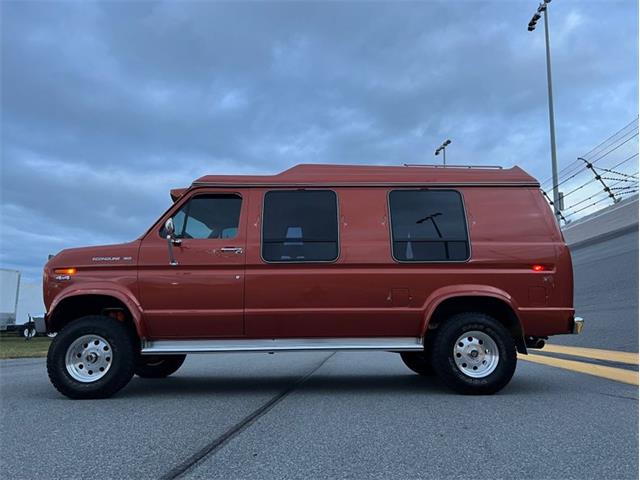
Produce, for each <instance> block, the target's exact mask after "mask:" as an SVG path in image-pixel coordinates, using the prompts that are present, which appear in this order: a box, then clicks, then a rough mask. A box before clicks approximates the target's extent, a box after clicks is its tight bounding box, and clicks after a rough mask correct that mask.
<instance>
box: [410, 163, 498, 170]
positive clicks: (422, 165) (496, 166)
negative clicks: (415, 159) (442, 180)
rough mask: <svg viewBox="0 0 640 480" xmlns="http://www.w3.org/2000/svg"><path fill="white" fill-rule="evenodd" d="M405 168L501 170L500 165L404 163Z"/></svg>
mask: <svg viewBox="0 0 640 480" xmlns="http://www.w3.org/2000/svg"><path fill="white" fill-rule="evenodd" d="M403 165H404V166H405V167H430V168H493V169H496V170H502V167H501V166H500V165H436V164H433V163H405V164H403Z"/></svg>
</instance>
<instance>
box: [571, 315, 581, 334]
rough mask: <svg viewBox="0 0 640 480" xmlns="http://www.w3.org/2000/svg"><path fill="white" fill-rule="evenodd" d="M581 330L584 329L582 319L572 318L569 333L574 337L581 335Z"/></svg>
mask: <svg viewBox="0 0 640 480" xmlns="http://www.w3.org/2000/svg"><path fill="white" fill-rule="evenodd" d="M583 328H584V318H582V317H573V326H572V328H571V333H573V334H574V335H577V334H579V333H582V329H583Z"/></svg>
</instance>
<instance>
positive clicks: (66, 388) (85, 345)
mask: <svg viewBox="0 0 640 480" xmlns="http://www.w3.org/2000/svg"><path fill="white" fill-rule="evenodd" d="M134 359H135V342H134V337H133V335H132V334H131V332H130V330H129V329H128V328H127V326H126V325H125V324H123V323H120V322H118V321H117V320H114V319H113V318H111V317H106V316H102V315H88V316H86V317H83V318H79V319H78V320H74V321H72V322H71V323H69V324H67V325H66V326H65V327H64V328H63V329H62V330H61V331H60V333H58V335H56V337H55V338H54V339H53V341H52V342H51V345H50V346H49V352H48V354H47V372H48V374H49V379H50V380H51V383H52V384H53V386H54V387H55V388H56V389H57V390H58V391H59V392H60V393H62V394H63V395H66V396H67V397H69V398H106V397H110V396H111V395H113V394H114V393H116V392H117V391H118V390H120V389H121V388H122V387H124V386H125V385H126V384H127V383H128V382H129V380H131V377H132V376H133V367H134Z"/></svg>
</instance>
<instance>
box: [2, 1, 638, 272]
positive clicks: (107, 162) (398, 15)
mask: <svg viewBox="0 0 640 480" xmlns="http://www.w3.org/2000/svg"><path fill="white" fill-rule="evenodd" d="M1 5H2V6H1V8H2V38H1V40H2V47H1V48H2V51H1V53H2V65H1V66H2V71H1V82H2V83H1V88H2V152H1V153H2V171H1V173H2V178H1V183H2V198H1V200H0V201H1V207H2V212H1V213H2V225H3V228H2V236H1V241H2V245H1V247H2V248H1V252H0V262H1V264H2V266H5V267H11V268H19V269H21V270H23V271H24V272H25V273H26V275H27V276H31V277H37V276H39V270H40V268H41V266H42V264H43V262H44V261H45V259H46V256H47V254H48V253H54V252H56V251H58V250H60V249H62V248H66V247H70V246H77V245H85V244H95V243H103V242H120V241H125V240H130V239H132V238H136V237H137V236H138V235H139V234H140V233H142V232H144V230H145V229H146V228H147V227H148V225H149V224H151V222H153V220H154V219H155V218H156V217H157V216H158V215H159V214H160V213H161V212H162V211H163V210H164V209H165V208H166V207H167V205H168V203H169V197H168V189H169V188H171V187H176V186H184V185H187V184H189V183H190V182H191V180H192V179H193V178H195V177H197V176H200V175H203V174H206V173H230V172H235V173H258V172H259V173H275V172H278V171H280V170H283V169H285V168H288V167H290V166H291V165H293V164H296V163H301V162H326V163H329V162H332V163H384V164H400V163H404V162H413V163H418V162H432V161H433V160H434V158H433V156H432V155H433V150H434V148H435V147H436V146H437V145H439V144H440V142H441V141H442V140H443V139H444V138H446V137H451V138H452V139H453V142H454V143H453V145H452V146H451V147H450V149H449V150H448V160H450V161H451V162H456V163H476V164H486V163H490V164H501V165H505V166H510V165H512V164H519V165H521V166H523V167H524V168H525V169H527V170H528V171H529V172H530V173H532V174H533V175H535V176H537V177H539V178H540V179H541V180H545V179H546V178H547V177H549V176H550V172H549V160H548V158H549V153H548V152H549V146H548V119H547V110H546V109H547V105H546V78H545V71H544V65H545V64H544V43H543V32H542V30H541V29H538V30H537V31H536V32H534V33H529V32H527V30H526V24H527V22H528V20H529V18H530V16H531V14H532V12H533V10H534V9H535V6H536V2H535V1H528V0H527V1H522V2H490V1H483V2H471V1H460V2H452V1H446V2H445V1H442V2H406V3H404V2H403V3H398V2H392V3H382V2H378V3H365V2H350V3H338V2H335V3H333V2H332V3H326V2H319V3H308V2H305V3H302V2H300V3H298V2H284V3H258V2H249V3H238V2H233V3H225V2H160V3H156V2H131V3H127V2H102V3H89V2H28V1H27V2H3V3H2V4H1ZM637 17H638V6H637V3H636V2H633V1H630V0H629V1H619V2H616V1H608V2H578V1H568V0H565V1H562V2H560V1H558V2H553V3H552V11H551V16H550V20H551V27H552V42H553V66H554V80H555V83H554V87H555V94H556V115H557V130H558V149H559V160H560V164H561V165H565V164H569V163H570V162H572V161H573V160H575V158H576V157H577V156H578V155H581V154H583V153H585V152H586V151H588V150H589V149H590V148H591V147H592V146H594V145H595V144H597V143H598V142H599V141H600V140H602V139H604V138H605V137H606V136H608V135H609V134H610V133H612V132H614V131H616V130H617V129H618V128H620V127H621V126H622V125H624V124H625V123H627V122H628V121H629V120H631V119H632V118H634V117H635V116H636V115H637V114H638V93H637V91H638V75H637V72H638V30H637V29H638V26H637ZM636 151H637V149H636ZM636 164H637V161H636Z"/></svg>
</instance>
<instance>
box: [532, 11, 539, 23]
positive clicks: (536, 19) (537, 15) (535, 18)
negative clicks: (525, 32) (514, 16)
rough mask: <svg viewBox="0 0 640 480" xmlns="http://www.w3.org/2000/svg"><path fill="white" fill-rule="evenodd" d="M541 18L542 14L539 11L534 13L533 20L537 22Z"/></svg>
mask: <svg viewBox="0 0 640 480" xmlns="http://www.w3.org/2000/svg"><path fill="white" fill-rule="evenodd" d="M540 18H542V15H540V14H539V13H538V12H536V13H534V14H533V18H531V21H532V22H537V21H538V20H540Z"/></svg>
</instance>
